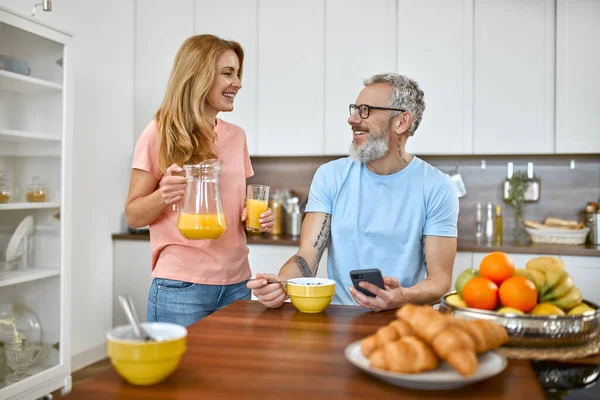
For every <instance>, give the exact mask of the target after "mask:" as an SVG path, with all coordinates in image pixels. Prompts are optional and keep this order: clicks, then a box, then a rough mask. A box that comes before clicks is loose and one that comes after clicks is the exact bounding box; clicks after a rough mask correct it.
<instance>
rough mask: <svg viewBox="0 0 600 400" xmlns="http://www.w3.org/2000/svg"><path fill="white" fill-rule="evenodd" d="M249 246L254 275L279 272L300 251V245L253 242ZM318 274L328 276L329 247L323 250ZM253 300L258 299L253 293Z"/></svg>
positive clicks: (321, 276)
mask: <svg viewBox="0 0 600 400" xmlns="http://www.w3.org/2000/svg"><path fill="white" fill-rule="evenodd" d="M248 248H249V249H250V254H249V255H248V260H249V262H250V270H251V271H252V276H253V277H255V276H256V274H258V273H268V274H276V275H277V274H279V270H280V269H281V267H283V264H285V263H286V262H287V261H288V260H289V259H290V258H291V257H292V256H293V255H294V254H296V252H297V251H298V246H281V245H267V244H251V245H248ZM316 276H317V277H319V278H327V249H325V251H324V252H323V257H321V262H320V263H319V268H318V270H317V275H316ZM252 300H256V297H254V295H252Z"/></svg>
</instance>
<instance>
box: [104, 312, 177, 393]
mask: <svg viewBox="0 0 600 400" xmlns="http://www.w3.org/2000/svg"><path fill="white" fill-rule="evenodd" d="M142 326H143V327H144V328H145V329H146V331H148V334H149V335H150V336H152V337H153V338H155V339H156V342H141V341H139V340H136V339H134V336H133V330H132V328H131V325H123V326H118V327H116V328H114V329H112V330H111V331H110V332H108V333H107V334H106V354H107V355H108V357H109V358H110V360H111V362H112V365H113V366H114V367H115V369H116V370H117V372H118V373H119V375H121V376H122V377H123V378H124V379H125V380H126V381H127V382H129V383H131V384H133V385H144V386H145V385H154V384H156V383H159V382H161V381H163V380H164V379H166V378H167V377H168V376H169V375H171V374H172V373H173V371H175V369H176V368H177V366H178V365H179V361H180V360H181V357H182V356H183V353H185V350H186V344H187V330H186V329H185V328H184V327H183V326H180V325H176V324H169V323H163V322H150V323H143V324H142Z"/></svg>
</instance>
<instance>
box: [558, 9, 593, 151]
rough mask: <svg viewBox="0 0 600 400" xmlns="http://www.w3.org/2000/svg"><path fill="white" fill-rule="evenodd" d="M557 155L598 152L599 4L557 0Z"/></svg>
mask: <svg viewBox="0 0 600 400" xmlns="http://www.w3.org/2000/svg"><path fill="white" fill-rule="evenodd" d="M556 24H557V26H556V152H557V153H584V154H590V153H596V154H597V153H600V113H598V110H599V109H600V90H599V88H600V74H599V73H598V66H599V65H600V45H599V43H600V2H599V1H596V0H558V2H557V16H556Z"/></svg>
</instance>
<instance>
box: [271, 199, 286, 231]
mask: <svg viewBox="0 0 600 400" xmlns="http://www.w3.org/2000/svg"><path fill="white" fill-rule="evenodd" d="M269 207H270V208H271V210H272V211H273V217H274V221H273V226H272V227H271V235H272V236H279V235H283V201H282V199H281V194H280V193H279V192H278V191H277V192H275V193H273V198H272V199H271V202H270V203H269Z"/></svg>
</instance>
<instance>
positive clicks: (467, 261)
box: [450, 251, 473, 291]
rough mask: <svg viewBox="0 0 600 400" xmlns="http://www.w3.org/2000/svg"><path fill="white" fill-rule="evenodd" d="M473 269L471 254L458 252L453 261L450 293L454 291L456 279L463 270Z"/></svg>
mask: <svg viewBox="0 0 600 400" xmlns="http://www.w3.org/2000/svg"><path fill="white" fill-rule="evenodd" d="M471 268H473V253H469V252H463V251H459V252H458V253H456V258H455V259H454V268H453V269H452V286H451V287H450V291H452V290H454V285H455V284H456V278H458V276H459V275H460V274H461V273H462V272H463V271H464V270H465V269H471Z"/></svg>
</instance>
